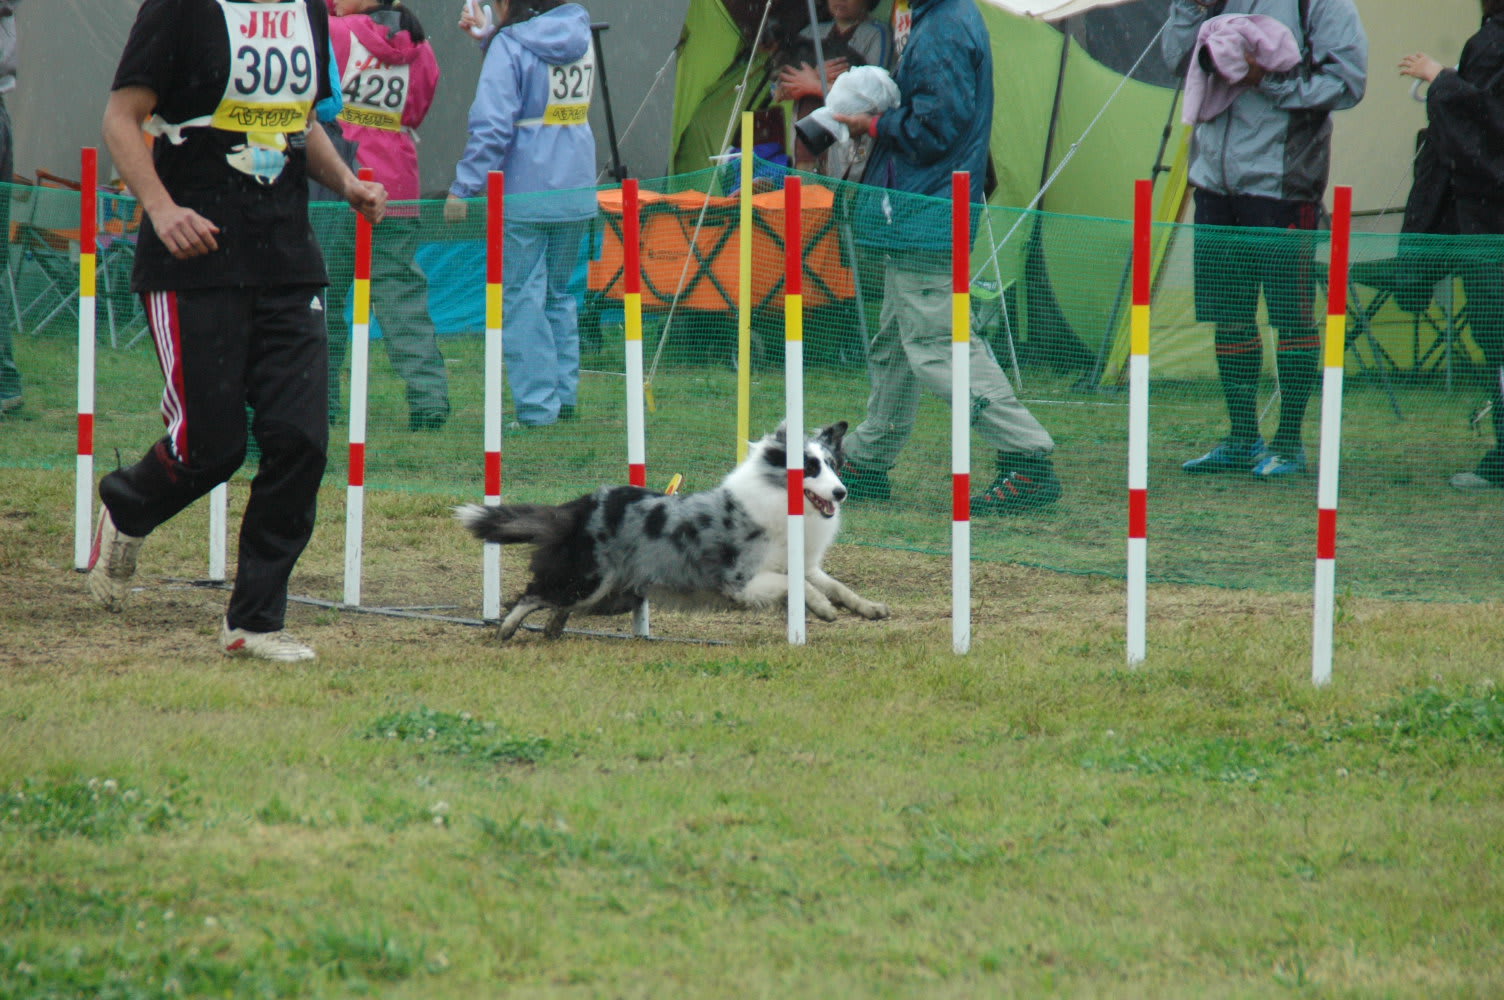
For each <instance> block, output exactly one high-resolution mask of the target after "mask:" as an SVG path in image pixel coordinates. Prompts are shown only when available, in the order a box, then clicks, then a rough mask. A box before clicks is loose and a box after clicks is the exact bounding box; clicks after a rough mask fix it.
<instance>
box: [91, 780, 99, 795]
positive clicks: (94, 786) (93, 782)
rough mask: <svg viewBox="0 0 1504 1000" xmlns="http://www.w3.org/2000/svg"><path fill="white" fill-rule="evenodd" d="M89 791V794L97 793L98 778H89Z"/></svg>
mask: <svg viewBox="0 0 1504 1000" xmlns="http://www.w3.org/2000/svg"><path fill="white" fill-rule="evenodd" d="M89 791H91V792H97V791H99V779H98V778H90V779H89Z"/></svg>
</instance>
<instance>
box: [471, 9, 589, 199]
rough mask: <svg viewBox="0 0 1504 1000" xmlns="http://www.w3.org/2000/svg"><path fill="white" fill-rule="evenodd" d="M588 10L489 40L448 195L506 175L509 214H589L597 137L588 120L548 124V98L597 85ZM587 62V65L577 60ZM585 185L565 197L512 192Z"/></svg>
mask: <svg viewBox="0 0 1504 1000" xmlns="http://www.w3.org/2000/svg"><path fill="white" fill-rule="evenodd" d="M589 52H590V15H589V14H588V13H587V12H586V10H585V8H584V7H581V6H580V5H579V4H574V3H570V4H564V5H562V6H560V7H556V8H554V9H553V10H551V11H549V12H548V13H546V14H540V15H538V16H537V17H534V18H532V19H531V20H528V21H523V22H522V23H520V24H514V25H512V26H511V27H508V28H503V29H502V30H501V31H499V32H497V33H496V35H495V36H494V37H493V38H492V39H491V44H490V46H489V48H487V50H486V58H485V63H484V64H483V65H482V66H481V71H480V82H479V84H477V86H476V88H475V103H473V104H472V105H471V106H470V138H469V140H468V141H467V142H466V143H465V154H464V156H463V157H461V159H460V162H459V165H458V166H457V167H456V168H455V172H454V173H455V177H454V184H453V186H451V187H450V189H449V192H450V194H453V195H455V196H456V197H460V198H475V197H478V196H480V195H482V194H484V193H485V188H486V174H487V172H488V171H491V170H502V171H505V172H506V193H507V214H508V217H509V218H512V219H518V220H523V219H526V220H533V221H562V220H566V219H581V218H587V217H589V216H591V215H593V214H594V213H595V207H596V202H595V191H594V187H595V171H596V166H595V134H594V133H593V132H592V131H591V129H590V123H589V121H588V120H583V121H579V122H578V123H573V124H552V123H550V119H552V120H558V118H559V117H560V116H559V114H558V113H557V112H556V111H555V112H554V113H553V114H552V115H549V114H548V112H549V110H550V100H551V97H552V100H553V102H554V105H555V106H557V105H558V104H559V103H560V101H561V100H562V101H564V102H576V103H575V106H576V107H578V103H577V102H578V101H579V100H580V99H581V98H582V97H584V98H585V99H586V100H587V101H588V97H589V95H590V94H591V93H592V92H593V90H594V86H595V80H594V78H593V76H594V72H593V71H594V65H593V61H592V60H588V59H585V57H586V56H587V54H588V53H589ZM581 60H585V63H586V64H588V65H582V63H581ZM566 189H585V190H580V191H576V192H573V193H571V194H568V195H550V196H544V197H532V198H528V197H521V198H517V197H512V196H513V195H526V194H529V193H533V192H542V191H561V190H566Z"/></svg>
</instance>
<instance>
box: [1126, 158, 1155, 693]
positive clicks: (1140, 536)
mask: <svg viewBox="0 0 1504 1000" xmlns="http://www.w3.org/2000/svg"><path fill="white" fill-rule="evenodd" d="M1153 212H1154V182H1153V181H1135V182H1134V185H1133V305H1132V307H1131V311H1130V314H1129V333H1128V350H1129V354H1128V630H1127V639H1128V641H1127V646H1128V665H1129V666H1130V667H1131V666H1135V665H1137V664H1139V663H1142V662H1144V657H1145V655H1146V653H1147V633H1148V615H1149V270H1150V266H1149V265H1150V246H1151V244H1150V233H1151V229H1150V225H1151V223H1152V222H1153Z"/></svg>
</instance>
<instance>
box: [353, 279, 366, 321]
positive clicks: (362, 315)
mask: <svg viewBox="0 0 1504 1000" xmlns="http://www.w3.org/2000/svg"><path fill="white" fill-rule="evenodd" d="M350 319H351V321H352V322H355V323H369V322H371V281H370V279H369V278H356V279H355V307H354V309H353V310H352V314H351V316H350Z"/></svg>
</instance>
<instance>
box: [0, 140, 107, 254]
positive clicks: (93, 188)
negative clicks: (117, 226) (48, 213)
mask: <svg viewBox="0 0 1504 1000" xmlns="http://www.w3.org/2000/svg"><path fill="white" fill-rule="evenodd" d="M80 159H81V167H80V171H79V185H78V187H79V191H78V249H79V252H80V253H94V251H95V247H96V240H95V234H96V233H98V232H99V214H98V208H97V203H98V200H99V151H98V150H97V149H95V148H94V147H93V146H85V147H84V148H83V150H82V155H81V157H80ZM0 180H4V182H5V183H7V184H9V183H10V178H9V177H5V178H0Z"/></svg>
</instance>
